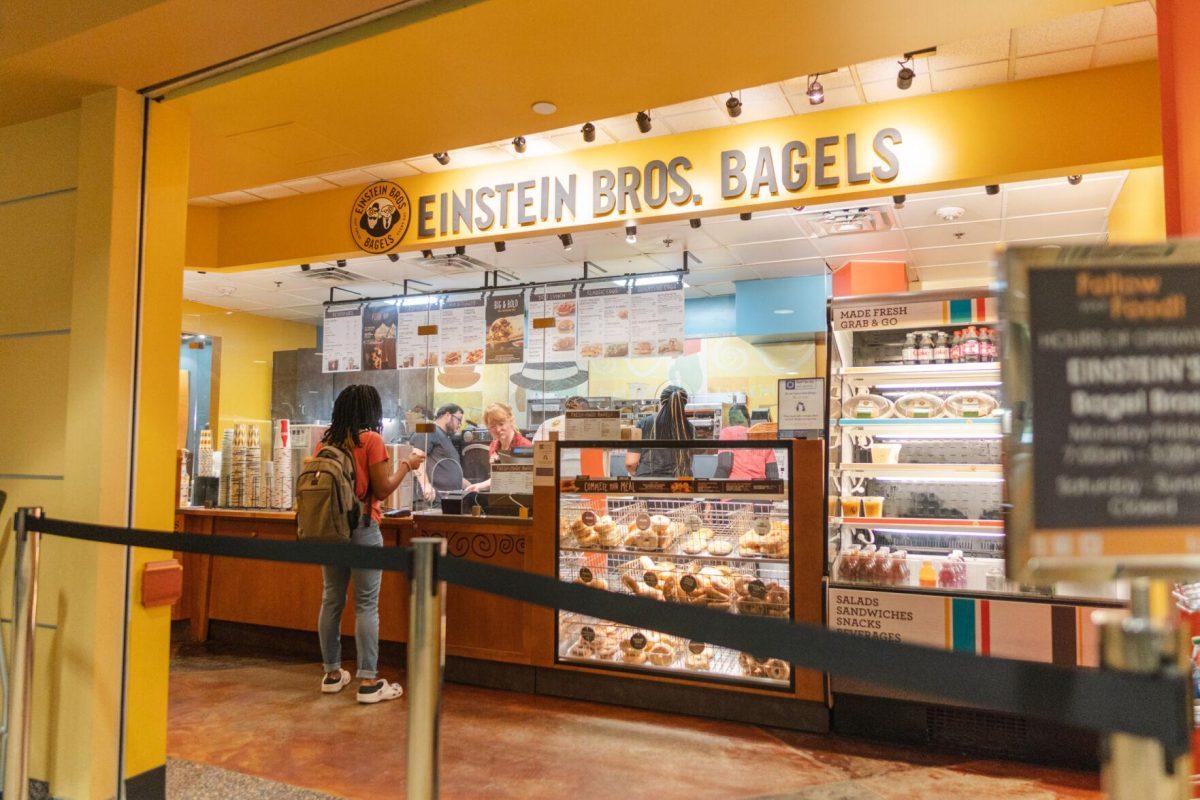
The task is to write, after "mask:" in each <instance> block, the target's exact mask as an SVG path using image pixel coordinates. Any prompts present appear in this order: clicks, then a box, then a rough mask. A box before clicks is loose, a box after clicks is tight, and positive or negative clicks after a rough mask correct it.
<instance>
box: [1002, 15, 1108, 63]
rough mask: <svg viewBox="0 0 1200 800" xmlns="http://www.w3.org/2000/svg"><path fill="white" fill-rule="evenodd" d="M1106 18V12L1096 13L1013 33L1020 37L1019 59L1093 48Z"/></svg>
mask: <svg viewBox="0 0 1200 800" xmlns="http://www.w3.org/2000/svg"><path fill="white" fill-rule="evenodd" d="M1103 16H1104V9H1096V10H1095V11H1087V12H1084V13H1082V14H1071V15H1070V16H1066V17H1058V18H1056V19H1050V20H1046V21H1045V22H1039V23H1037V24H1035V25H1028V26H1026V27H1024V28H1017V29H1016V30H1015V31H1014V32H1013V35H1015V36H1016V37H1017V52H1016V55H1017V58H1021V57H1024V56H1033V55H1040V54H1042V53H1056V52H1059V51H1061V50H1072V49H1076V48H1081V47H1090V46H1091V45H1093V44H1095V42H1096V36H1097V35H1098V34H1099V33H1100V20H1101V18H1102V17H1103Z"/></svg>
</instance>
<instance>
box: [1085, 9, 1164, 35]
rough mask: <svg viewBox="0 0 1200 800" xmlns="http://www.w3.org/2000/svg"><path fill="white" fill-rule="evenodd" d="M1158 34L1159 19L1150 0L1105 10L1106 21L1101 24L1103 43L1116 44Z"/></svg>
mask: <svg viewBox="0 0 1200 800" xmlns="http://www.w3.org/2000/svg"><path fill="white" fill-rule="evenodd" d="M1157 33H1158V18H1157V17H1156V16H1155V14H1154V8H1153V6H1151V5H1150V3H1149V2H1148V0H1139V2H1136V3H1122V4H1121V5H1116V6H1109V7H1108V8H1106V9H1104V20H1103V21H1102V22H1101V23H1100V36H1099V40H1100V41H1101V42H1116V41H1120V40H1122V39H1137V38H1140V37H1143V36H1154V35H1155V34H1157Z"/></svg>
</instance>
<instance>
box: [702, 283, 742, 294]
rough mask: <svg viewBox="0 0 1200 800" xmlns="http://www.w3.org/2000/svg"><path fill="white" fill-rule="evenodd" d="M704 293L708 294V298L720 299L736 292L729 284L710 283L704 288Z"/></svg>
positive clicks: (734, 287) (735, 288)
mask: <svg viewBox="0 0 1200 800" xmlns="http://www.w3.org/2000/svg"><path fill="white" fill-rule="evenodd" d="M704 291H706V292H708V296H709V297H721V296H723V295H727V294H733V293H735V292H736V291H737V287H736V286H734V285H733V284H732V283H730V282H725V283H710V284H708V285H707V286H705V287H704Z"/></svg>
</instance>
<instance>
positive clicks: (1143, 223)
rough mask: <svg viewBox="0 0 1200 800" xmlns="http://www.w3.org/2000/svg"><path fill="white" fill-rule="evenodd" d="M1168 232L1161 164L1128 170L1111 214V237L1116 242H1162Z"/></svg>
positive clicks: (1109, 231)
mask: <svg viewBox="0 0 1200 800" xmlns="http://www.w3.org/2000/svg"><path fill="white" fill-rule="evenodd" d="M1166 236H1167V219H1166V207H1165V200H1164V194H1163V169H1162V167H1143V168H1142V169H1131V170H1129V177H1127V178H1126V179H1125V185H1124V186H1122V187H1121V192H1120V194H1118V195H1117V199H1116V202H1114V203H1113V207H1112V210H1111V211H1110V212H1109V214H1108V240H1109V241H1110V242H1113V243H1114V244H1137V243H1140V242H1161V241H1162V240H1163V239H1165V238H1166Z"/></svg>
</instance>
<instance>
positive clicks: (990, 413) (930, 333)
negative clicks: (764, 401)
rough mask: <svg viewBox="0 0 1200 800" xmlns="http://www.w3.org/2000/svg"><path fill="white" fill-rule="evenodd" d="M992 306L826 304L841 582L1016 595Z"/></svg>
mask: <svg viewBox="0 0 1200 800" xmlns="http://www.w3.org/2000/svg"><path fill="white" fill-rule="evenodd" d="M993 305H994V304H993V301H992V299H990V298H984V297H965V296H962V295H958V296H955V295H949V296H938V295H909V296H905V297H903V298H890V299H887V300H878V299H864V298H847V299H845V300H835V301H833V302H832V303H831V304H830V320H831V323H830V324H831V331H830V333H831V346H830V354H829V358H830V373H829V374H830V379H829V386H830V405H829V408H830V422H829V428H830V431H829V443H830V459H829V463H830V472H829V486H828V490H829V492H828V505H829V514H828V516H829V553H828V557H829V576H830V580H831V581H832V582H833V583H834V584H842V585H855V586H863V587H871V586H875V587H909V588H916V589H928V590H932V591H947V592H952V593H954V592H1007V591H1012V590H1015V588H1016V587H1013V586H1010V584H1009V583H1008V581H1006V579H1005V573H1004V524H1003V522H1002V520H1001V506H1002V503H1003V500H1004V479H1003V474H1002V472H1001V465H1000V418H999V413H1000V408H999V396H1000V364H999V360H998V359H999V352H998V347H999V345H998V337H997V336H996V335H995V331H994V329H993V325H994V321H995V316H994V308H993Z"/></svg>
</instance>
